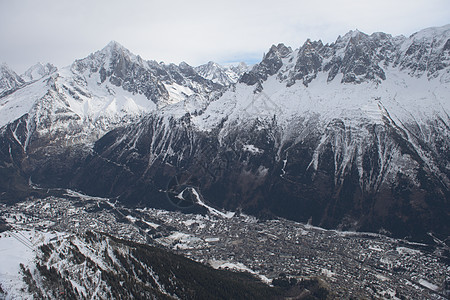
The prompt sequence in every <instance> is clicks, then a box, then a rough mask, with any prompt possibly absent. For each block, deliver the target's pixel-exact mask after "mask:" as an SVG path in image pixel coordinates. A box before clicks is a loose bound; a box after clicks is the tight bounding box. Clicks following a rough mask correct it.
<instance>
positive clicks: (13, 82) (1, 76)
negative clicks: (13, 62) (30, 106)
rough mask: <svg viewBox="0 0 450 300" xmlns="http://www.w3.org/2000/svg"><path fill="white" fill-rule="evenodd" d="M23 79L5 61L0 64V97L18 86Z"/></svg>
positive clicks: (22, 82) (21, 83)
mask: <svg viewBox="0 0 450 300" xmlns="http://www.w3.org/2000/svg"><path fill="white" fill-rule="evenodd" d="M24 83H25V81H24V80H23V79H22V78H21V77H20V76H19V75H17V74H16V72H14V71H13V70H11V68H9V66H8V65H7V64H6V63H2V64H1V65H0V97H1V96H4V95H5V94H9V93H11V92H13V91H15V90H16V89H18V88H20V87H21V86H22V85H23V84H24Z"/></svg>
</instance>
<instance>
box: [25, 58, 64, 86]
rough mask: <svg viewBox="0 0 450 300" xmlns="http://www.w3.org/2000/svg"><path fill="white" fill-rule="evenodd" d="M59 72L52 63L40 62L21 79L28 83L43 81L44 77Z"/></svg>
mask: <svg viewBox="0 0 450 300" xmlns="http://www.w3.org/2000/svg"><path fill="white" fill-rule="evenodd" d="M57 70H58V68H57V67H55V66H54V65H52V64H51V63H46V64H44V65H43V64H41V63H40V62H38V63H36V64H35V65H33V66H31V67H30V68H29V69H28V70H26V71H25V73H23V74H22V75H21V76H20V77H21V78H22V79H23V80H24V81H26V82H30V81H34V80H38V79H41V78H42V77H44V76H47V75H50V74H52V73H54V72H56V71H57Z"/></svg>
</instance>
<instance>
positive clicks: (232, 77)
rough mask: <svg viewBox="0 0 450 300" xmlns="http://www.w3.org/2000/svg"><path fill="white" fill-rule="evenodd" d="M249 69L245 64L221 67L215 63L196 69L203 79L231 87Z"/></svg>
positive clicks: (210, 62) (211, 62)
mask: <svg viewBox="0 0 450 300" xmlns="http://www.w3.org/2000/svg"><path fill="white" fill-rule="evenodd" d="M247 69H248V67H247V65H246V64H245V63H240V64H239V65H237V66H221V65H219V64H218V63H216V62H213V61H209V62H208V63H206V64H204V65H200V66H198V67H196V68H195V70H196V71H197V72H198V74H199V75H201V76H202V77H203V78H205V79H208V80H211V81H212V82H214V83H217V84H220V85H222V86H229V85H231V84H233V83H236V82H237V81H238V79H239V77H240V76H241V75H242V74H243V73H244V72H245V71H247Z"/></svg>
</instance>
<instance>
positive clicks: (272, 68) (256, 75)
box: [239, 43, 292, 89]
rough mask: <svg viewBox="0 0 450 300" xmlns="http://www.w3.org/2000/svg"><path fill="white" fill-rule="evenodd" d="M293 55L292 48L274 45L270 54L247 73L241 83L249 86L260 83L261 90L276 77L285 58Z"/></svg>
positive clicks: (240, 80)
mask: <svg viewBox="0 0 450 300" xmlns="http://www.w3.org/2000/svg"><path fill="white" fill-rule="evenodd" d="M291 53H292V49H291V48H290V47H286V46H285V45H284V44H282V43H280V44H278V45H277V46H275V45H272V47H270V49H269V52H267V54H265V55H264V56H263V59H262V61H261V62H260V63H259V64H256V65H255V66H254V67H253V68H252V69H251V70H250V71H249V72H246V73H244V74H243V75H242V77H241V78H240V79H239V82H242V83H245V84H247V85H254V84H256V83H258V84H259V85H258V86H259V87H258V88H259V89H261V87H260V85H261V83H262V82H263V81H265V80H267V78H268V77H269V76H272V75H275V74H276V73H277V72H278V71H279V70H280V68H281V67H282V66H283V58H287V57H288V56H289V55H290V54H291Z"/></svg>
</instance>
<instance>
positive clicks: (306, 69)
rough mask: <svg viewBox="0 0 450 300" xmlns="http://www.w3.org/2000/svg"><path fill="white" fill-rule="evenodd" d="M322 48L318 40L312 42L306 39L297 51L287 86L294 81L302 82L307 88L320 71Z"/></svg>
mask: <svg viewBox="0 0 450 300" xmlns="http://www.w3.org/2000/svg"><path fill="white" fill-rule="evenodd" d="M322 48H323V43H322V41H320V40H319V41H314V42H312V41H311V40H310V39H308V40H307V41H306V42H305V43H304V44H303V46H302V47H301V48H300V49H299V50H298V55H297V61H296V64H295V67H294V71H293V72H291V73H292V74H291V75H290V76H289V77H290V80H289V81H288V83H287V85H288V86H290V85H292V84H294V83H295V81H296V80H302V81H303V84H304V85H305V86H308V83H310V82H311V81H312V80H313V79H314V78H316V76H317V73H318V72H319V71H321V69H322V61H323V57H322V54H321V50H322Z"/></svg>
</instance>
